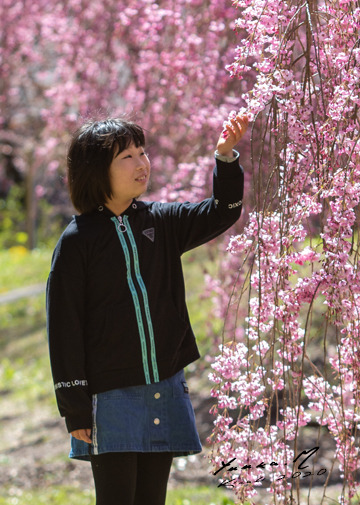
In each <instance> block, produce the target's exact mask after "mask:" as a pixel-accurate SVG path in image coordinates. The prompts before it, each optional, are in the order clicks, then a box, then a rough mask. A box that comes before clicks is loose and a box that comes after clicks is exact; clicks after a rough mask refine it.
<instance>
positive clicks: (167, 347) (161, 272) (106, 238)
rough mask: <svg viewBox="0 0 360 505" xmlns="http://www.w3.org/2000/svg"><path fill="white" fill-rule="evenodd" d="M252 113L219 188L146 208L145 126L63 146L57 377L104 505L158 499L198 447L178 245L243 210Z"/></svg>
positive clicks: (54, 282) (55, 305)
mask: <svg viewBox="0 0 360 505" xmlns="http://www.w3.org/2000/svg"><path fill="white" fill-rule="evenodd" d="M247 124H248V120H247V118H246V117H240V116H237V118H236V119H233V120H231V123H229V124H228V125H227V126H226V134H225V135H224V134H222V135H221V136H220V138H219V141H218V143H217V151H216V153H215V158H216V167H215V170H214V181H213V182H214V189H213V196H212V197H211V198H209V199H206V200H204V201H203V202H200V203H197V204H191V203H189V202H186V203H159V202H144V201H140V200H137V198H138V197H139V196H140V195H141V194H142V193H144V192H145V191H146V189H147V186H148V183H149V177H150V161H149V158H148V156H147V154H146V152H145V150H144V146H145V138H144V132H143V130H142V128H141V127H140V126H138V125H137V124H135V123H133V122H130V121H126V120H123V119H108V120H104V121H96V122H88V123H86V124H85V125H83V126H82V127H81V128H80V129H79V130H78V131H77V132H76V133H75V134H74V136H73V139H72V142H71V145H70V148H69V152H68V159H67V161H68V183H69V190H70V196H71V200H72V202H73V204H74V206H75V208H76V209H77V210H78V211H79V213H80V215H78V216H75V217H73V219H72V221H71V222H70V224H69V225H68V227H67V228H66V229H65V231H64V233H63V234H62V236H61V237H60V239H59V242H58V244H57V246H56V248H55V251H54V254H53V259H52V264H51V272H50V275H49V279H48V284H47V321H48V335H49V347H50V359H51V367H52V374H53V378H54V384H55V392H56V398H57V403H58V407H59V411H60V413H61V415H62V416H63V417H65V421H66V426H67V429H68V431H69V432H70V433H71V452H70V457H71V458H77V459H86V460H90V461H91V466H92V471H93V475H94V481H95V489H96V504H97V505H113V504H114V505H115V504H116V505H121V504H124V505H140V504H141V505H143V504H144V503H147V504H148V505H164V504H165V497H166V488H167V482H168V478H169V473H170V467H171V463H172V459H173V457H176V456H184V455H189V454H195V453H198V452H200V451H201V444H200V440H199V436H198V433H197V431H196V427H195V420H194V412H193V408H192V405H191V402H190V399H189V390H188V387H187V384H186V381H185V378H184V371H183V369H184V367H185V366H186V365H188V364H189V363H192V362H193V361H194V360H196V359H198V358H199V352H198V349H197V346H196V342H195V337H194V334H193V332H192V329H191V326H190V322H189V316H188V312H187V308H186V304H185V289H184V280H183V274H182V268H181V260H180V257H181V255H182V253H184V252H185V251H188V250H189V249H192V248H194V247H197V246H198V245H200V244H204V243H205V242H207V241H209V240H211V239H213V238H214V237H216V236H218V235H219V234H221V233H222V232H224V231H225V230H226V229H227V228H229V227H230V226H231V225H232V224H233V223H235V221H236V220H237V219H238V218H239V216H240V212H241V206H242V197H243V171H242V168H241V167H240V166H239V163H238V158H239V154H238V153H237V152H236V151H233V147H234V146H235V145H236V144H237V142H238V141H239V140H240V138H241V137H242V136H243V134H244V133H245V131H246V129H247Z"/></svg>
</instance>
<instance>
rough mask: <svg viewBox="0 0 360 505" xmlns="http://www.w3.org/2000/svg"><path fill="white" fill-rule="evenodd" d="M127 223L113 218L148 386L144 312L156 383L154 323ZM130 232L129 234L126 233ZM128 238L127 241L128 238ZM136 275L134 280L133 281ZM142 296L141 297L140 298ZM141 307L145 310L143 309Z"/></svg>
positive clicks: (126, 220)
mask: <svg viewBox="0 0 360 505" xmlns="http://www.w3.org/2000/svg"><path fill="white" fill-rule="evenodd" d="M124 219H125V223H126V224H125V223H124V221H123V218H122V216H117V217H116V218H115V217H113V218H111V220H112V221H113V222H114V224H115V226H116V230H117V233H118V237H119V239H120V243H121V246H122V249H123V251H124V254H125V262H126V269H127V280H128V285H129V288H130V292H131V295H132V298H133V302H134V306H135V312H136V318H137V323H138V330H139V336H140V343H141V350H142V361H143V367H144V374H145V380H146V384H151V379H150V370H149V362H148V343H147V337H146V330H145V325H144V322H145V321H144V319H143V310H144V314H145V320H146V322H147V330H148V338H149V339H150V356H151V364H152V368H153V370H152V371H153V376H154V382H159V374H158V369H157V363H156V351H155V342H154V334H153V328H152V322H151V316H150V312H149V303H148V298H147V292H146V287H145V285H144V282H143V280H142V277H141V274H140V270H139V265H138V255H137V248H136V243H135V239H134V236H133V234H132V232H131V226H130V223H129V222H128V217H127V216H124ZM126 231H128V233H127V234H125V232H126ZM126 236H127V240H126V238H125V237H126ZM128 241H129V245H130V249H129V247H128ZM130 251H131V252H132V255H130ZM131 257H132V261H133V265H131V259H130V258H131ZM134 274H135V275H134ZM133 275H134V279H133ZM139 288H140V293H141V294H140V293H138V289H139ZM139 294H140V297H139ZM140 299H142V303H141V302H140ZM141 306H142V307H143V308H141Z"/></svg>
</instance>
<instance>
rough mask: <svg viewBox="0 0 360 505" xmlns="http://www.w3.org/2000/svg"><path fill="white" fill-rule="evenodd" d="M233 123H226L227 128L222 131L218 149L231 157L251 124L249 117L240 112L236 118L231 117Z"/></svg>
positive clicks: (220, 152)
mask: <svg viewBox="0 0 360 505" xmlns="http://www.w3.org/2000/svg"><path fill="white" fill-rule="evenodd" d="M230 121H231V124H227V125H226V127H225V128H226V129H225V130H224V131H223V132H222V133H221V135H220V138H219V140H218V143H217V146H216V149H217V151H218V153H219V154H222V155H223V156H228V157H229V158H231V157H232V156H234V155H233V152H232V150H233V148H234V147H235V146H236V144H237V143H238V142H239V140H240V139H241V137H243V136H244V134H245V132H246V130H247V129H248V125H249V118H248V117H247V116H246V115H240V114H238V115H237V116H236V118H235V119H230Z"/></svg>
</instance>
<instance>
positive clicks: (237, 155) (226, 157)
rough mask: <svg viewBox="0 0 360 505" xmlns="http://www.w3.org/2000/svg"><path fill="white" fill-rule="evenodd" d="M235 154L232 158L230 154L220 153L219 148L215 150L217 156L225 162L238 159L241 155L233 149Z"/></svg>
mask: <svg viewBox="0 0 360 505" xmlns="http://www.w3.org/2000/svg"><path fill="white" fill-rule="evenodd" d="M232 151H233V154H234V156H232V157H231V158H230V157H229V156H224V155H223V154H220V153H219V152H218V150H216V151H215V158H216V159H217V160H220V161H224V162H225V163H232V162H233V161H235V160H237V159H238V158H239V156H240V154H239V153H238V152H237V151H235V149H233V150H232Z"/></svg>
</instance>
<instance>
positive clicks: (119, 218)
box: [117, 216, 127, 233]
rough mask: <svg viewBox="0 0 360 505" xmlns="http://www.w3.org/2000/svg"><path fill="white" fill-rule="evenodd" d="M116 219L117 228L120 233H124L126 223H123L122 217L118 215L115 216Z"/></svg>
mask: <svg viewBox="0 0 360 505" xmlns="http://www.w3.org/2000/svg"><path fill="white" fill-rule="evenodd" d="M117 220H118V221H119V224H118V225H117V229H118V230H119V231H120V232H121V233H125V232H126V230H127V228H126V225H125V224H124V221H123V218H122V217H121V216H118V217H117Z"/></svg>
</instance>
